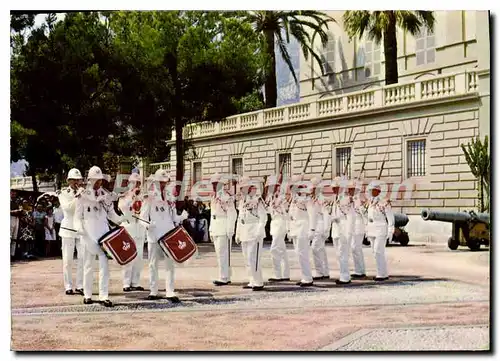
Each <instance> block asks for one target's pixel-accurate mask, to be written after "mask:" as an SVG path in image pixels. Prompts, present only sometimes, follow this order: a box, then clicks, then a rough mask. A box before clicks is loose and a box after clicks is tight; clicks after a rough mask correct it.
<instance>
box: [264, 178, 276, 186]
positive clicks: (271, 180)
mask: <svg viewBox="0 0 500 361" xmlns="http://www.w3.org/2000/svg"><path fill="white" fill-rule="evenodd" d="M277 184H279V182H278V177H276V176H275V175H270V176H268V177H267V179H266V183H265V186H266V187H269V186H273V185H277Z"/></svg>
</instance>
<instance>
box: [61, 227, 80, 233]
mask: <svg viewBox="0 0 500 361" xmlns="http://www.w3.org/2000/svg"><path fill="white" fill-rule="evenodd" d="M60 228H62V229H65V230H67V231H70V232H75V233H76V232H77V231H75V230H74V229H71V228H66V227H60Z"/></svg>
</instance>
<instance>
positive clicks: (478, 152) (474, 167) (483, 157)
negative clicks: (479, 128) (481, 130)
mask: <svg viewBox="0 0 500 361" xmlns="http://www.w3.org/2000/svg"><path fill="white" fill-rule="evenodd" d="M460 147H461V148H462V151H463V152H464V155H465V160H466V161H467V164H468V165H469V167H470V170H471V173H472V175H473V176H474V177H476V178H477V180H478V200H479V212H484V211H485V210H487V211H489V210H490V201H489V199H490V180H491V178H490V175H491V174H490V172H491V157H490V154H489V151H488V148H489V142H488V136H485V137H484V142H481V139H479V137H477V138H475V139H472V140H471V142H470V143H467V145H464V144H460ZM484 193H486V196H487V198H488V202H487V203H486V204H485V202H484Z"/></svg>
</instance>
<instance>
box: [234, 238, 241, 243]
mask: <svg viewBox="0 0 500 361" xmlns="http://www.w3.org/2000/svg"><path fill="white" fill-rule="evenodd" d="M234 241H235V242H236V244H240V243H241V239H240V236H236V238H235V240H234Z"/></svg>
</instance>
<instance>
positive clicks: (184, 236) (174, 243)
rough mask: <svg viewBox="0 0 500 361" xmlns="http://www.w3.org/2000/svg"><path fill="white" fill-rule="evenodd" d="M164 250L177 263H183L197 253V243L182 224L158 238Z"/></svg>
mask: <svg viewBox="0 0 500 361" xmlns="http://www.w3.org/2000/svg"><path fill="white" fill-rule="evenodd" d="M158 244H159V245H160V247H161V249H162V250H163V252H164V253H165V254H166V255H167V257H170V258H171V259H172V260H174V261H175V262H177V263H183V262H185V261H187V260H188V259H189V258H191V257H192V256H193V255H194V254H195V253H196V243H194V241H193V239H192V238H191V236H190V235H189V234H188V233H187V231H186V230H185V229H184V227H182V226H178V227H176V228H174V229H172V230H171V231H169V232H167V233H166V234H165V235H164V236H163V237H160V239H159V240H158Z"/></svg>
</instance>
